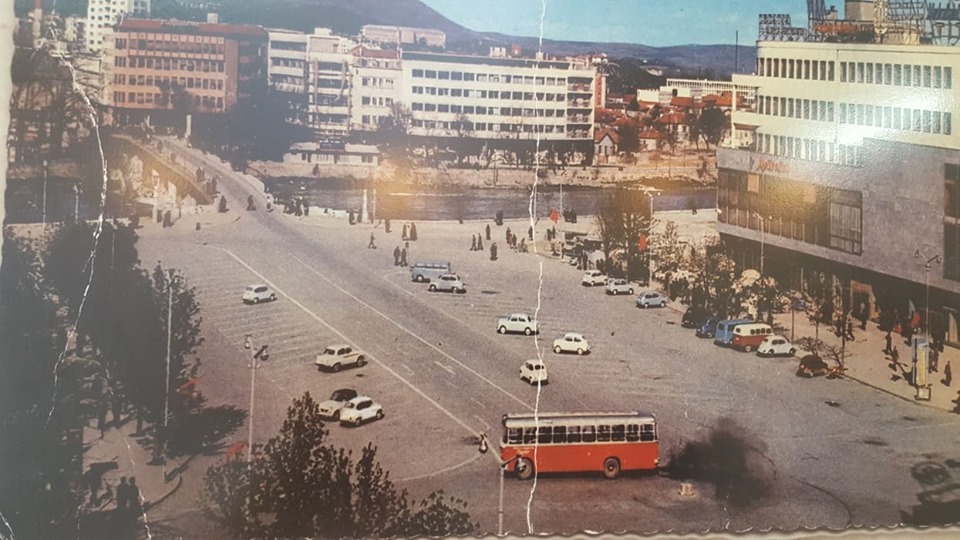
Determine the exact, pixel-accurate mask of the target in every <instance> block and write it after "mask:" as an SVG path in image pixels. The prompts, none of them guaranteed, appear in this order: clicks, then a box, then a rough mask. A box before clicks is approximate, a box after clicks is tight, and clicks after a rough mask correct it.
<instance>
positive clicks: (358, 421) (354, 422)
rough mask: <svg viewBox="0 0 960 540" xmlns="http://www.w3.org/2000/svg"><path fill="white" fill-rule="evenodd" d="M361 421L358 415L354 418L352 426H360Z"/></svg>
mask: <svg viewBox="0 0 960 540" xmlns="http://www.w3.org/2000/svg"><path fill="white" fill-rule="evenodd" d="M362 423H363V420H362V419H361V418H360V417H359V416H358V417H357V419H356V420H354V421H353V425H354V427H360V424H362Z"/></svg>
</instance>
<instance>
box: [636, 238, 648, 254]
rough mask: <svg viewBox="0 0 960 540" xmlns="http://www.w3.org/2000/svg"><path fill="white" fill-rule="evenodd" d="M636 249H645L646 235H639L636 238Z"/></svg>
mask: <svg viewBox="0 0 960 540" xmlns="http://www.w3.org/2000/svg"><path fill="white" fill-rule="evenodd" d="M637 249H639V250H640V251H646V250H647V235H645V234H641V235H640V239H639V240H637Z"/></svg>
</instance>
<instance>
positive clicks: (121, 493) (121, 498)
mask: <svg viewBox="0 0 960 540" xmlns="http://www.w3.org/2000/svg"><path fill="white" fill-rule="evenodd" d="M129 490H130V486H128V485H127V477H126V476H121V477H120V483H119V484H117V491H116V503H117V513H118V514H122V513H124V512H126V510H127V504H128V503H127V501H129V497H130V491H129Z"/></svg>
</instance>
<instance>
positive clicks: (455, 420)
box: [211, 246, 477, 435]
mask: <svg viewBox="0 0 960 540" xmlns="http://www.w3.org/2000/svg"><path fill="white" fill-rule="evenodd" d="M211 247H213V248H214V249H219V250H220V251H223V252H224V253H226V254H227V255H230V256H231V257H233V259H234V260H235V261H237V262H238V263H240V264H241V265H242V266H243V267H244V268H246V269H247V270H249V271H250V272H252V273H253V274H255V275H256V276H257V277H258V278H260V279H261V280H263V282H264V283H266V284H267V285H269V286H270V287H271V288H272V289H273V290H274V291H276V292H277V294H280V295H282V296H284V297H285V298H286V299H287V300H289V301H290V302H292V303H293V304H294V305H295V306H297V307H298V308H300V309H301V310H303V312H304V313H306V314H307V315H310V316H311V317H313V318H314V320H316V321H317V322H319V323H320V324H322V325H323V326H325V327H327V329H328V330H330V331H331V332H333V333H334V334H336V335H337V336H338V337H339V338H340V339H342V340H343V341H344V342H345V343H349V344H351V345H353V346H356V344H355V343H353V342H352V341H351V340H349V339H348V338H347V336H345V335H343V333H342V332H340V331H339V330H337V329H336V328H334V327H333V326H331V325H330V323H328V322H327V321H325V320H323V318H321V317H320V316H319V315H317V314H316V313H314V312H312V311H310V309H308V308H307V307H306V306H304V305H303V304H301V303H300V302H299V301H297V300H296V299H295V298H293V297H292V296H290V295H289V294H287V293H285V292H283V291H282V290H281V289H280V288H279V287H277V286H276V284H274V283H272V282H271V281H270V280H269V279H267V276H265V275H263V274H261V273H260V272H257V271H256V270H254V269H253V267H252V266H250V265H249V264H247V263H246V261H244V260H243V259H241V258H240V257H238V256H237V255H236V254H235V253H233V252H232V251H230V250H228V249H225V248H221V247H216V246H211ZM297 260H299V259H297ZM301 262H303V261H301ZM311 270H312V268H311ZM324 279H326V278H324ZM357 348H360V347H357ZM369 358H370V360H372V361H373V362H376V363H377V365H379V366H380V367H382V368H383V369H385V370H386V371H387V372H388V373H390V374H391V375H393V376H394V377H396V378H397V379H399V380H400V382H402V383H403V384H405V385H407V386H408V387H410V389H411V390H413V391H414V392H416V393H417V394H419V395H420V396H421V397H422V398H423V399H425V400H427V401H428V402H430V404H431V405H433V406H434V407H436V408H437V409H438V410H440V411H441V412H442V413H444V414H446V415H447V416H448V417H449V418H450V419H451V420H453V421H454V422H456V423H457V424H458V425H459V426H461V427H462V428H463V429H465V430H467V431H468V432H469V433H470V434H471V435H476V433H477V430H475V429H474V428H472V427H470V426H469V425H468V424H467V423H466V422H464V421H463V420H461V419H460V418H458V417H457V415H455V414H453V413H452V412H450V411H449V410H447V409H446V408H444V406H443V405H440V404H439V403H437V402H436V401H435V400H434V399H433V398H431V397H430V396H428V395H427V394H425V393H424V392H423V390H420V389H419V388H417V387H416V386H414V384H413V383H411V382H410V381H408V380H407V379H404V378H403V377H401V376H400V374H399V373H397V372H396V371H394V370H393V369H391V368H390V366H388V365H386V364H384V363H383V362H381V361H380V360H378V359H376V358H375V357H373V356H369Z"/></svg>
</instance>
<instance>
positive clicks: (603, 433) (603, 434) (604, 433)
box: [597, 426, 610, 442]
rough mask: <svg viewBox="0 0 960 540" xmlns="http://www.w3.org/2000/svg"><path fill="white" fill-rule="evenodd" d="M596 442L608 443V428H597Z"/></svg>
mask: <svg viewBox="0 0 960 540" xmlns="http://www.w3.org/2000/svg"><path fill="white" fill-rule="evenodd" d="M597 441H603V442H608V441H610V426H598V427H597Z"/></svg>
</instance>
